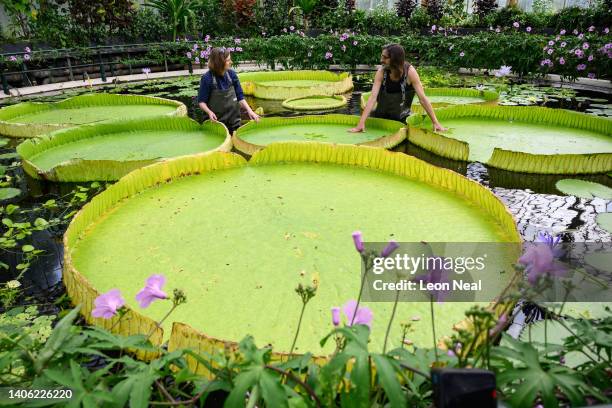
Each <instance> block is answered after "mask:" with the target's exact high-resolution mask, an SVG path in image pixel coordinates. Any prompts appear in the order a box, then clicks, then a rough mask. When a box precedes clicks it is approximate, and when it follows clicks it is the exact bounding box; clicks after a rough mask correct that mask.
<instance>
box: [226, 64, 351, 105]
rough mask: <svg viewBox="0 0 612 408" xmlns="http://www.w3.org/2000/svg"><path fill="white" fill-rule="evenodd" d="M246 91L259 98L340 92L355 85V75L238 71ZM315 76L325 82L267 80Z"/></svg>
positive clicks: (309, 78) (320, 72) (315, 79)
mask: <svg viewBox="0 0 612 408" xmlns="http://www.w3.org/2000/svg"><path fill="white" fill-rule="evenodd" d="M238 78H239V79H240V83H241V85H242V90H243V91H244V94H245V95H253V96H255V97H256V98H260V99H272V100H285V99H290V98H296V97H301V96H310V95H339V94H344V93H347V92H349V91H350V90H352V89H353V78H352V76H351V74H350V73H348V72H341V73H335V72H330V71H323V70H298V71H255V72H242V73H240V74H238ZM291 80H302V81H303V80H313V81H325V82H326V84H313V85H311V86H303V85H295V86H281V85H270V84H266V83H265V82H266V81H291Z"/></svg>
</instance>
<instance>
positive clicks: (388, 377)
mask: <svg viewBox="0 0 612 408" xmlns="http://www.w3.org/2000/svg"><path fill="white" fill-rule="evenodd" d="M372 359H373V360H374V364H376V374H377V375H378V379H379V381H380V384H381V385H382V387H383V389H384V390H385V393H386V394H387V398H389V402H390V403H391V407H393V408H395V407H397V408H401V407H405V406H406V405H407V401H406V397H405V395H404V393H403V392H402V387H401V385H400V383H399V381H398V379H397V374H396V372H395V370H394V368H393V364H392V362H391V361H390V358H389V357H387V356H384V355H381V354H372Z"/></svg>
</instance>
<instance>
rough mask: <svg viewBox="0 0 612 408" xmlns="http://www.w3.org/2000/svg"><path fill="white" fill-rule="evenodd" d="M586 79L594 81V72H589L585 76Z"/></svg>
mask: <svg viewBox="0 0 612 408" xmlns="http://www.w3.org/2000/svg"><path fill="white" fill-rule="evenodd" d="M587 77H588V78H589V79H595V73H594V72H589V73H588V74H587Z"/></svg>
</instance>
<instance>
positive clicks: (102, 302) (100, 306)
mask: <svg viewBox="0 0 612 408" xmlns="http://www.w3.org/2000/svg"><path fill="white" fill-rule="evenodd" d="M94 305H95V307H94V309H93V310H92V311H91V315H92V316H93V317H101V318H103V319H110V318H111V317H113V316H115V315H116V314H117V310H118V309H120V308H121V307H122V306H123V305H125V300H124V299H123V297H122V296H121V292H120V291H119V289H111V290H109V291H108V292H106V293H103V294H101V295H100V296H98V297H97V298H96V300H94Z"/></svg>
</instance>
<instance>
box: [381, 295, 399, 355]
mask: <svg viewBox="0 0 612 408" xmlns="http://www.w3.org/2000/svg"><path fill="white" fill-rule="evenodd" d="M399 294H400V291H399V290H396V291H395V302H394V303H393V311H391V318H390V319H389V324H388V325H387V332H386V333H385V343H384V345H383V352H382V353H383V354H385V353H386V352H387V340H388V339H389V332H390V331H391V324H392V323H393V318H394V317H395V311H396V310H397V302H398V300H399Z"/></svg>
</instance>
